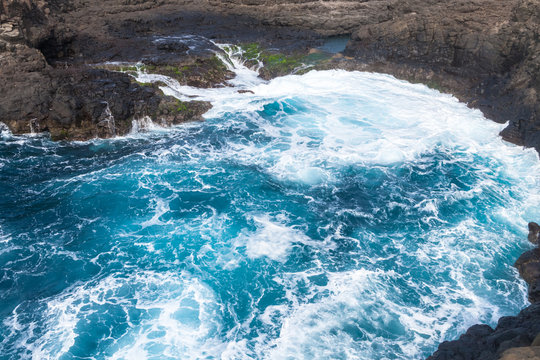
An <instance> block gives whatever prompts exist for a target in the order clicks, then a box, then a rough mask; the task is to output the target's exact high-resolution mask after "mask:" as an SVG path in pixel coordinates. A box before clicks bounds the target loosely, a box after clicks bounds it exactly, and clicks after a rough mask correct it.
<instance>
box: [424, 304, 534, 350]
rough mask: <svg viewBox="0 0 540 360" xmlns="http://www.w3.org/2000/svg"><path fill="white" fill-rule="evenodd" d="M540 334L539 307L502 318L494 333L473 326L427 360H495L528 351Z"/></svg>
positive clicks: (487, 327)
mask: <svg viewBox="0 0 540 360" xmlns="http://www.w3.org/2000/svg"><path fill="white" fill-rule="evenodd" d="M538 333H540V304H534V305H531V306H529V307H527V308H525V309H523V310H522V311H521V312H520V313H519V314H518V315H517V316H506V317H502V318H501V319H500V320H499V323H498V324H497V327H496V328H495V329H491V328H490V327H489V326H487V325H474V326H472V327H471V328H469V330H468V331H467V332H466V333H465V334H463V335H461V337H460V338H459V339H458V340H454V341H445V342H443V343H442V344H440V345H439V348H438V350H437V351H436V352H435V353H434V354H433V355H431V356H430V357H428V360H473V359H474V360H496V359H499V358H500V356H501V355H502V354H503V353H504V352H505V351H506V350H508V349H512V348H516V347H528V346H530V345H531V343H532V342H533V340H534V339H535V337H536V336H537V334H538Z"/></svg>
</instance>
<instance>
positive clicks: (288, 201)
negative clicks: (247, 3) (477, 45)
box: [0, 54, 540, 359]
mask: <svg viewBox="0 0 540 360" xmlns="http://www.w3.org/2000/svg"><path fill="white" fill-rule="evenodd" d="M238 55H239V54H229V56H222V58H223V61H224V62H226V63H227V64H228V66H229V67H230V68H231V69H232V70H234V71H235V73H236V78H235V79H234V80H232V81H231V83H232V85H233V86H229V87H224V88H219V89H197V88H191V87H187V86H181V85H179V84H178V83H177V82H176V81H175V80H173V79H171V78H167V77H164V76H161V75H155V74H147V73H144V72H143V71H139V73H138V74H137V80H138V81H140V82H159V83H160V84H161V89H162V90H163V91H164V92H165V93H166V94H168V95H172V96H175V97H177V98H178V99H181V100H189V99H197V100H207V101H211V102H212V105H213V108H212V109H211V110H210V111H209V112H208V113H207V114H206V115H205V121H204V122H196V123H189V124H184V125H180V126H176V127H174V128H171V129H163V128H160V127H159V126H156V125H154V124H153V123H152V122H151V121H149V120H148V119H141V120H140V121H135V122H134V130H133V132H132V134H130V135H129V136H127V137H121V138H116V139H112V140H93V141H88V142H71V143H69V142H59V143H55V142H52V141H50V140H49V139H48V138H47V137H45V136H40V135H37V136H36V135H32V136H30V135H29V136H13V135H11V134H10V133H9V132H8V131H7V130H6V129H0V130H2V133H1V135H0V189H1V190H2V197H1V198H0V359H19V358H23V359H81V358H84V359H421V358H425V357H426V356H428V355H429V354H431V353H432V352H433V351H434V350H435V349H436V348H437V346H438V344H439V343H440V342H441V341H444V340H451V339H455V338H457V337H458V336H459V334H461V333H462V332H463V331H465V330H466V329H467V328H468V327H469V326H471V325H473V324H476V323H487V324H490V325H492V326H493V325H495V324H496V322H497V320H498V318H499V317H501V316H504V315H513V314H516V313H517V312H518V311H519V310H520V309H521V308H523V307H525V306H526V305H527V298H526V290H525V286H524V283H523V281H522V280H520V279H519V276H518V274H517V271H516V270H515V269H514V268H513V267H512V264H513V262H514V261H515V259H517V257H518V256H519V255H520V254H521V253H522V252H523V251H524V250H525V249H527V248H528V247H529V246H530V245H529V244H528V243H527V241H526V232H525V231H526V224H527V222H528V221H532V220H534V219H538V218H539V217H540V214H539V210H538V207H537V204H538V203H539V200H540V195H539V194H538V191H537V190H538V188H539V185H540V163H539V160H538V155H537V154H536V152H534V150H531V149H528V150H527V149H525V150H524V149H522V148H520V147H518V146H515V145H511V144H508V143H505V142H503V141H502V140H501V138H500V137H499V136H498V133H499V132H500V130H501V129H502V128H503V127H504V125H501V124H496V123H494V122H492V121H490V120H488V119H486V118H484V117H483V115H482V113H481V112H479V111H477V110H472V109H469V108H468V107H467V106H466V105H465V104H462V103H460V102H458V100H457V99H455V98H454V97H452V96H451V95H447V94H442V93H439V92H438V91H435V90H432V89H429V88H427V87H426V86H423V85H419V84H410V83H407V82H405V81H400V80H397V79H395V78H393V77H391V76H388V75H382V74H374V73H362V72H346V71H342V70H331V71H310V72H308V73H307V74H304V75H289V76H284V77H280V78H276V79H274V80H271V81H268V82H267V81H263V80H261V79H260V78H258V77H257V72H256V71H254V70H252V69H248V68H246V67H245V66H243V64H242V62H241V61H240V58H239V57H238ZM238 90H246V91H247V92H245V91H244V92H242V93H239V92H238Z"/></svg>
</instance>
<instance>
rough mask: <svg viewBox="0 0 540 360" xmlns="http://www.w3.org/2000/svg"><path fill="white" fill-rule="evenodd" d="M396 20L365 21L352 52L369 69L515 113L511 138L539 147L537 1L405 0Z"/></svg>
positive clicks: (494, 111) (498, 116)
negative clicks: (426, 1)
mask: <svg viewBox="0 0 540 360" xmlns="http://www.w3.org/2000/svg"><path fill="white" fill-rule="evenodd" d="M399 7H400V8H401V10H400V11H398V15H396V16H394V18H393V19H392V20H391V21H385V22H381V23H377V24H368V25H363V26H361V27H359V28H358V29H357V30H356V31H355V32H354V33H353V35H352V40H351V42H350V44H349V46H348V49H347V51H346V55H349V56H352V57H355V58H356V59H357V60H361V61H362V63H363V68H364V69H369V70H378V71H383V72H389V73H392V74H395V75H396V76H398V77H400V78H404V79H407V80H411V81H415V82H423V83H427V84H428V85H431V86H433V87H436V88H438V89H440V90H444V91H447V92H451V93H453V94H455V95H456V96H457V97H458V98H460V100H462V101H464V102H467V103H468V104H469V105H470V106H472V107H477V108H480V109H481V110H482V111H483V112H484V113H485V114H486V116H488V117H489V118H491V119H493V120H496V121H499V122H506V121H510V124H509V126H508V127H507V128H506V129H505V130H504V131H503V132H502V134H501V135H502V136H503V138H505V139H506V140H508V141H510V142H513V143H516V144H519V145H525V146H530V147H536V148H537V150H538V149H540V107H539V106H540V105H539V104H540V97H539V96H540V82H539V81H538V79H539V76H540V67H539V65H540V62H539V61H540V57H539V54H540V47H539V46H540V41H539V31H540V30H539V29H540V4H539V3H538V1H530V0H524V1H506V2H493V1H488V0H476V1H450V2H444V3H434V4H432V5H431V6H422V5H421V4H415V3H414V2H405V3H403V4H402V5H400V6H399Z"/></svg>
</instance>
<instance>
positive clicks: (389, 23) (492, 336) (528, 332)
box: [0, 0, 540, 360]
mask: <svg viewBox="0 0 540 360" xmlns="http://www.w3.org/2000/svg"><path fill="white" fill-rule="evenodd" d="M0 21H1V24H0V84H1V85H0V122H2V123H5V124H6V125H7V126H8V128H9V129H10V130H11V131H12V132H13V133H14V134H24V133H29V132H43V131H46V132H49V133H50V135H51V138H52V139H53V140H87V139H91V138H95V137H100V138H109V137H113V136H117V135H124V134H127V133H129V132H130V131H131V129H132V127H133V124H134V122H137V121H140V120H143V119H145V118H146V117H150V118H151V119H152V120H153V121H154V122H158V123H160V124H162V125H164V126H168V125H173V124H178V123H181V122H185V121H193V120H199V119H201V118H202V114H204V113H205V112H206V111H207V110H208V109H209V108H210V106H211V105H210V104H209V103H207V102H201V101H189V102H179V101H178V100H177V99H174V98H172V97H169V96H166V95H164V94H163V93H162V92H161V91H160V90H159V87H158V86H156V85H152V84H142V83H138V82H137V81H135V79H134V78H133V77H132V76H130V75H129V71H130V66H133V65H130V64H133V63H140V64H142V65H140V66H144V67H146V68H147V69H148V70H149V71H152V72H156V73H161V74H164V75H168V76H172V77H173V78H175V79H176V80H177V81H179V82H180V83H181V84H185V85H191V86H198V87H217V86H227V80H228V79H230V76H231V74H230V73H229V72H228V70H227V69H226V68H224V67H223V66H222V65H223V64H221V63H220V62H219V61H218V62H216V59H215V55H216V52H218V53H219V52H220V51H221V50H220V49H218V48H216V47H215V46H214V45H213V44H212V43H209V42H207V41H206V40H204V38H202V37H201V38H196V37H195V38H193V39H192V40H193V41H192V42H191V43H190V41H189V39H188V38H186V36H193V35H194V33H195V34H197V35H201V36H204V37H206V38H209V39H214V40H217V41H220V42H231V43H236V44H238V43H254V42H256V43H257V44H260V46H261V48H264V49H279V51H280V52H283V53H285V54H287V55H288V56H290V58H291V59H300V58H301V57H302V56H305V55H307V54H308V53H309V50H310V49H311V48H313V47H315V46H317V45H319V44H320V43H321V40H322V39H323V38H324V37H325V36H328V35H350V36H351V40H350V41H349V43H348V45H347V48H346V50H345V52H344V54H343V56H336V57H334V58H332V59H326V60H325V61H324V62H320V63H319V64H318V65H317V67H318V68H320V69H331V68H342V69H347V70H364V71H377V72H384V73H389V74H392V75H394V76H396V77H398V78H401V79H405V80H408V81H412V82H421V83H424V84H427V85H428V86H430V87H433V88H436V89H439V90H441V91H445V92H450V93H452V94H454V95H455V96H456V97H458V98H459V99H460V100H461V101H463V102H466V103H467V104H468V105H469V106H471V107H474V108H478V109H480V110H482V111H483V112H484V113H485V115H486V116H487V117H488V118H490V119H493V120H495V121H498V122H501V123H504V122H507V121H509V124H508V126H507V127H506V128H505V129H504V130H503V132H502V133H501V135H502V136H503V138H504V139H505V140H507V141H510V142H512V143H515V144H518V145H523V146H527V147H534V148H536V150H537V151H540V3H539V2H538V1H537V0H510V1H507V2H499V1H495V0H475V1H455V0H452V1H446V2H440V1H435V0H429V1H419V0H410V1H397V0H368V1H352V0H350V1H325V2H319V1H303V0H275V1H242V0H230V1H227V2H222V1H214V0H208V1H189V0H122V1H119V0H112V1H94V2H91V3H88V2H84V1H82V0H74V1H68V0H50V1H44V0H40V1H26V0H1V2H0ZM179 35H182V36H184V38H182V41H178V39H177V38H175V37H178V36H179ZM168 37H170V39H169V40H167V39H168ZM190 44H193V46H190ZM197 44H199V46H197ZM270 54H273V53H270ZM271 58H272V56H271V55H269V56H268V59H271ZM269 61H270V60H269ZM284 63H286V64H284ZM125 64H127V65H125ZM294 64H295V63H294V61H290V62H287V61H281V60H280V62H279V63H278V65H279V66H275V67H274V68H272V67H270V66H269V67H267V69H266V70H265V71H266V72H265V73H262V74H261V76H263V77H265V78H267V79H269V78H272V77H274V76H278V75H283V74H285V73H287V72H290V70H291V66H293V65H294ZM531 226H532V228H531V229H530V230H531V235H530V237H529V240H531V241H532V242H535V241H536V242H538V228H536V227H535V225H534V224H533V225H531ZM516 267H517V268H518V270H519V271H520V274H521V276H522V277H523V278H524V279H525V281H526V282H527V283H528V285H529V299H530V301H531V303H532V305H531V306H529V307H528V308H526V309H524V310H523V311H522V312H521V313H520V314H519V315H517V316H515V317H504V318H501V320H500V321H499V324H498V326H497V327H496V328H495V329H491V328H490V327H489V326H487V325H475V326H473V327H471V328H470V329H469V330H468V331H467V333H466V334H464V335H463V336H462V337H461V338H460V339H459V340H456V341H452V342H445V343H443V344H441V345H440V347H439V350H438V351H437V352H436V353H435V354H433V355H432V356H431V357H430V359H497V358H499V357H500V356H503V358H504V359H507V360H510V359H522V358H527V357H526V356H529V357H528V358H534V357H533V356H537V357H538V358H540V351H539V349H540V347H538V345H540V340H539V339H538V337H537V334H538V333H539V332H540V303H539V300H540V250H539V249H538V248H536V249H534V250H531V251H528V252H526V253H525V254H523V255H522V256H521V257H520V258H519V259H518V261H517V262H516ZM535 338H536V340H535ZM531 344H532V345H535V346H533V347H531ZM516 347H521V348H519V349H517V350H515V349H512V348H516ZM509 349H511V350H509ZM505 351H508V352H506V353H504V352H505ZM503 353H504V355H503ZM531 354H532V355H531Z"/></svg>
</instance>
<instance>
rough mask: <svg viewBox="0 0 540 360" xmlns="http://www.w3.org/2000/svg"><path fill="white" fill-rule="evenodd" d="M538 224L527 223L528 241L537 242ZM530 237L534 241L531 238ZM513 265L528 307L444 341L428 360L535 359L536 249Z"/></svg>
mask: <svg viewBox="0 0 540 360" xmlns="http://www.w3.org/2000/svg"><path fill="white" fill-rule="evenodd" d="M537 230H538V224H536V223H530V224H529V240H530V241H531V242H533V243H537V240H538V237H537V236H538V232H537ZM531 235H534V237H535V238H533V236H531ZM514 266H515V267H516V268H517V269H518V270H519V274H520V275H521V277H522V278H523V279H524V280H525V281H526V282H527V284H528V285H529V301H530V302H531V303H532V305H530V306H529V307H527V308H525V309H523V310H522V311H521V312H520V313H519V314H518V315H517V316H506V317H502V318H500V319H499V322H498V324H497V327H496V328H495V329H492V328H491V327H490V326H488V325H474V326H472V327H470V328H469V329H468V330H467V332H466V333H465V334H463V335H462V336H461V337H460V338H459V339H458V340H455V341H446V342H443V343H442V344H440V345H439V349H438V350H437V351H436V352H435V353H434V354H433V355H432V356H430V357H429V358H428V360H450V359H452V360H467V359H471V360H472V359H475V360H496V359H504V360H513V359H516V360H517V359H520V360H521V359H539V355H540V351H539V350H540V291H539V290H540V248H535V249H533V250H529V251H527V252H525V253H524V254H523V255H521V256H520V257H519V259H518V260H517V261H516V263H515V264H514Z"/></svg>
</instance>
